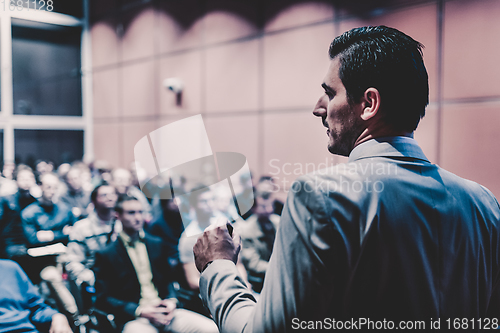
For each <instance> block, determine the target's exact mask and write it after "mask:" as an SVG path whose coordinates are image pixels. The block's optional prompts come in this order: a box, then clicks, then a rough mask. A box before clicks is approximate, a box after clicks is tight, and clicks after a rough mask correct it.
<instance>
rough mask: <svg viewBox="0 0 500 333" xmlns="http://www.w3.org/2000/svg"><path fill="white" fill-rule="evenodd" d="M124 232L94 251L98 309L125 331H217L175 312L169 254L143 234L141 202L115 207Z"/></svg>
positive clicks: (125, 201) (191, 316) (196, 318)
mask: <svg viewBox="0 0 500 333" xmlns="http://www.w3.org/2000/svg"><path fill="white" fill-rule="evenodd" d="M116 212H117V216H118V219H119V220H120V221H121V223H122V226H123V231H122V232H121V233H120V235H119V237H118V239H117V240H116V241H114V242H113V243H111V244H109V245H108V246H107V247H106V248H105V249H104V250H102V251H99V252H97V253H96V259H95V265H94V272H95V277H96V283H95V287H96V306H97V307H98V308H100V309H101V310H104V311H106V312H109V313H111V314H113V315H114V316H115V319H116V323H117V325H118V326H119V327H120V328H121V327H123V329H122V332H124V333H129V332H131V333H137V332H141V333H146V332H165V331H166V332H182V333H185V332H207V333H208V332H218V329H217V326H216V325H215V323H214V322H213V321H212V320H210V319H208V318H206V317H204V316H201V315H199V314H196V313H194V312H191V311H188V310H184V309H177V299H176V298H175V294H174V293H173V288H171V285H172V284H171V283H172V281H171V276H172V275H171V270H170V266H169V265H168V257H169V256H170V255H171V253H168V251H167V250H166V248H165V247H164V246H163V244H162V242H161V240H160V239H158V238H156V237H152V236H149V235H147V234H145V233H144V231H143V226H144V212H143V206H142V204H141V203H140V202H139V201H138V200H137V199H136V198H134V197H131V196H127V195H125V196H122V197H120V198H119V199H118V203H117V205H116Z"/></svg>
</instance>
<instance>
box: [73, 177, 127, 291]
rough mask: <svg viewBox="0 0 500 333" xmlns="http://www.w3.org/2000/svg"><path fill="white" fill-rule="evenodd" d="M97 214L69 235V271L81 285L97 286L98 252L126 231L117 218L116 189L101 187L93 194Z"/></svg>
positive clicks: (88, 218)
mask: <svg viewBox="0 0 500 333" xmlns="http://www.w3.org/2000/svg"><path fill="white" fill-rule="evenodd" d="M90 198H91V201H92V204H93V206H94V211H93V212H91V213H90V214H89V216H88V217H87V218H86V219H83V220H80V221H77V222H76V223H75V225H74V226H73V228H72V229H71V233H70V235H69V243H68V250H67V252H66V256H65V259H66V270H67V272H68V273H69V275H70V278H71V279H72V280H74V281H75V282H76V284H77V285H78V286H79V285H81V284H82V283H83V282H85V283H87V284H88V285H90V286H93V285H94V281H95V279H94V272H93V271H92V266H93V265H94V260H95V253H96V252H97V251H99V250H102V249H104V248H105V247H106V245H107V244H109V243H111V242H112V241H115V240H116V238H117V237H118V234H119V232H120V231H121V230H122V226H121V223H120V221H117V220H116V218H115V205H116V199H117V198H118V195H117V193H116V190H115V188H114V187H113V186H111V185H108V184H101V185H98V186H97V187H96V188H95V189H94V190H93V191H92V194H91V195H90Z"/></svg>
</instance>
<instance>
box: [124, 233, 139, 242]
mask: <svg viewBox="0 0 500 333" xmlns="http://www.w3.org/2000/svg"><path fill="white" fill-rule="evenodd" d="M123 232H125V233H126V234H127V236H129V237H130V240H131V241H132V242H135V241H136V240H138V239H139V231H134V232H127V231H126V230H123Z"/></svg>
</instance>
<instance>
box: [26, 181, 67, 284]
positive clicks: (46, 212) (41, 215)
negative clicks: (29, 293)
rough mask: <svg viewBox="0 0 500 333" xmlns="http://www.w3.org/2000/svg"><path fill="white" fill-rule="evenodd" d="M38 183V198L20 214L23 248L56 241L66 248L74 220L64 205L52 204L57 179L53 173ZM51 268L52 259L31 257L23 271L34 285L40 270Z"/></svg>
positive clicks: (48, 257)
mask: <svg viewBox="0 0 500 333" xmlns="http://www.w3.org/2000/svg"><path fill="white" fill-rule="evenodd" d="M41 183H42V186H41V187H42V196H41V197H40V199H39V200H38V201H36V202H34V203H32V204H31V205H29V206H28V207H26V208H25V209H24V210H23V211H22V212H21V220H22V225H23V230H24V235H25V236H26V245H27V247H28V248H34V247H41V246H46V245H51V244H55V243H59V242H60V243H63V244H64V245H66V244H67V243H68V240H69V237H68V235H69V233H70V231H71V226H72V225H73V223H74V219H75V218H74V216H73V213H72V212H71V211H70V210H69V209H68V208H67V207H66V205H63V204H61V203H58V202H55V194H56V193H57V189H58V186H59V178H58V177H57V176H56V175H55V174H53V173H47V174H44V175H42V176H41ZM51 265H55V256H42V257H37V258H33V260H32V263H30V265H29V268H28V267H24V268H25V270H26V273H27V274H28V276H29V277H30V278H31V279H32V280H33V282H34V283H38V282H39V281H40V280H39V273H40V271H41V270H42V269H43V268H44V267H47V266H51Z"/></svg>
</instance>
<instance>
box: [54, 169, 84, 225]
mask: <svg viewBox="0 0 500 333" xmlns="http://www.w3.org/2000/svg"><path fill="white" fill-rule="evenodd" d="M64 180H65V183H66V186H67V190H66V193H64V194H63V195H62V197H61V199H60V201H61V202H62V203H64V204H66V205H67V206H68V207H69V209H71V212H72V213H73V215H74V216H75V218H76V219H77V220H80V219H82V218H85V217H86V216H87V215H88V213H87V207H88V205H89V204H90V192H88V191H86V190H84V188H83V179H82V170H81V168H80V167H77V166H72V167H71V168H70V169H69V171H68V172H67V173H66V174H65V175H64Z"/></svg>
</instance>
